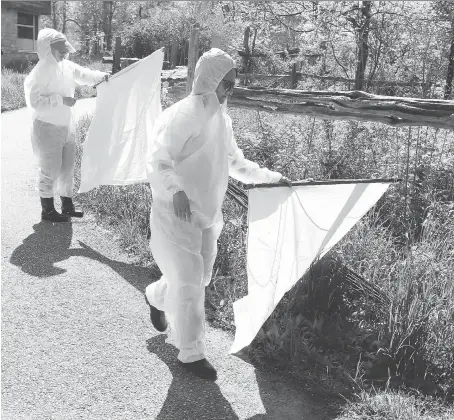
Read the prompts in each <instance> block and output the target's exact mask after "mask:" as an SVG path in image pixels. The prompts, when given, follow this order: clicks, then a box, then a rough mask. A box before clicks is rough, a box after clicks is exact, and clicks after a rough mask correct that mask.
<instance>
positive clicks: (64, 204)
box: [60, 197, 84, 217]
mask: <svg viewBox="0 0 454 420" xmlns="http://www.w3.org/2000/svg"><path fill="white" fill-rule="evenodd" d="M60 198H61V213H62V214H63V215H65V216H70V217H84V212H83V211H78V210H76V209H75V207H74V203H73V199H72V198H71V197H60Z"/></svg>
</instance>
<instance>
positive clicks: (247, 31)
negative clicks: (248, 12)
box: [242, 26, 251, 86]
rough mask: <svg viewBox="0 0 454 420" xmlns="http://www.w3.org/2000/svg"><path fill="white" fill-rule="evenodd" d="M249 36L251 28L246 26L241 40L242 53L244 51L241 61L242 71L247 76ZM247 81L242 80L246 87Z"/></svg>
mask: <svg viewBox="0 0 454 420" xmlns="http://www.w3.org/2000/svg"><path fill="white" fill-rule="evenodd" d="M250 35H251V28H250V27H249V26H248V27H247V28H246V29H245V31H244V38H243V51H244V56H243V58H242V61H243V63H242V64H243V71H244V72H245V73H246V74H247V72H248V69H249V60H250V59H251V57H250V56H249V54H250V49H249V37H250ZM247 84H248V80H247V78H246V79H244V85H245V86H247Z"/></svg>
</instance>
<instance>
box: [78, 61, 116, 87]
mask: <svg viewBox="0 0 454 420" xmlns="http://www.w3.org/2000/svg"><path fill="white" fill-rule="evenodd" d="M71 67H72V69H73V72H74V81H75V82H76V83H77V84H78V85H88V86H93V85H96V83H98V82H100V81H101V80H102V79H103V78H104V76H105V75H106V74H108V73H105V72H103V71H99V70H90V69H88V68H86V67H82V66H79V65H78V64H76V63H73V62H71Z"/></svg>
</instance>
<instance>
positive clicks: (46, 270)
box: [10, 222, 78, 277]
mask: <svg viewBox="0 0 454 420" xmlns="http://www.w3.org/2000/svg"><path fill="white" fill-rule="evenodd" d="M33 230H34V232H33V233H32V234H31V235H30V236H28V237H27V238H26V239H24V240H23V242H22V244H21V245H19V246H18V247H17V248H16V249H15V250H14V251H13V253H12V255H11V258H10V263H11V264H14V265H16V266H17V267H19V268H20V269H21V270H22V271H23V272H24V273H27V274H30V275H32V276H35V277H52V276H57V275H59V274H63V273H65V272H66V270H64V269H62V268H58V267H55V266H54V264H55V263H57V262H60V261H64V260H66V259H67V258H69V257H70V256H72V255H76V253H75V251H78V250H75V249H71V250H70V249H69V247H70V246H71V240H72V236H73V227H72V224H71V223H55V224H54V223H51V222H39V223H37V224H35V225H33Z"/></svg>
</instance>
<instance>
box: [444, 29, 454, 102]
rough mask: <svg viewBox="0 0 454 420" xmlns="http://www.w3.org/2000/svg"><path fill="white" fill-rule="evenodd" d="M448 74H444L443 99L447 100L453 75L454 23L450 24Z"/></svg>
mask: <svg viewBox="0 0 454 420" xmlns="http://www.w3.org/2000/svg"><path fill="white" fill-rule="evenodd" d="M448 60H449V61H448V72H447V74H446V86H445V96H444V98H445V99H448V98H449V96H450V95H451V92H452V78H453V75H454V22H452V23H451V50H450V51H449V58H448Z"/></svg>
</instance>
